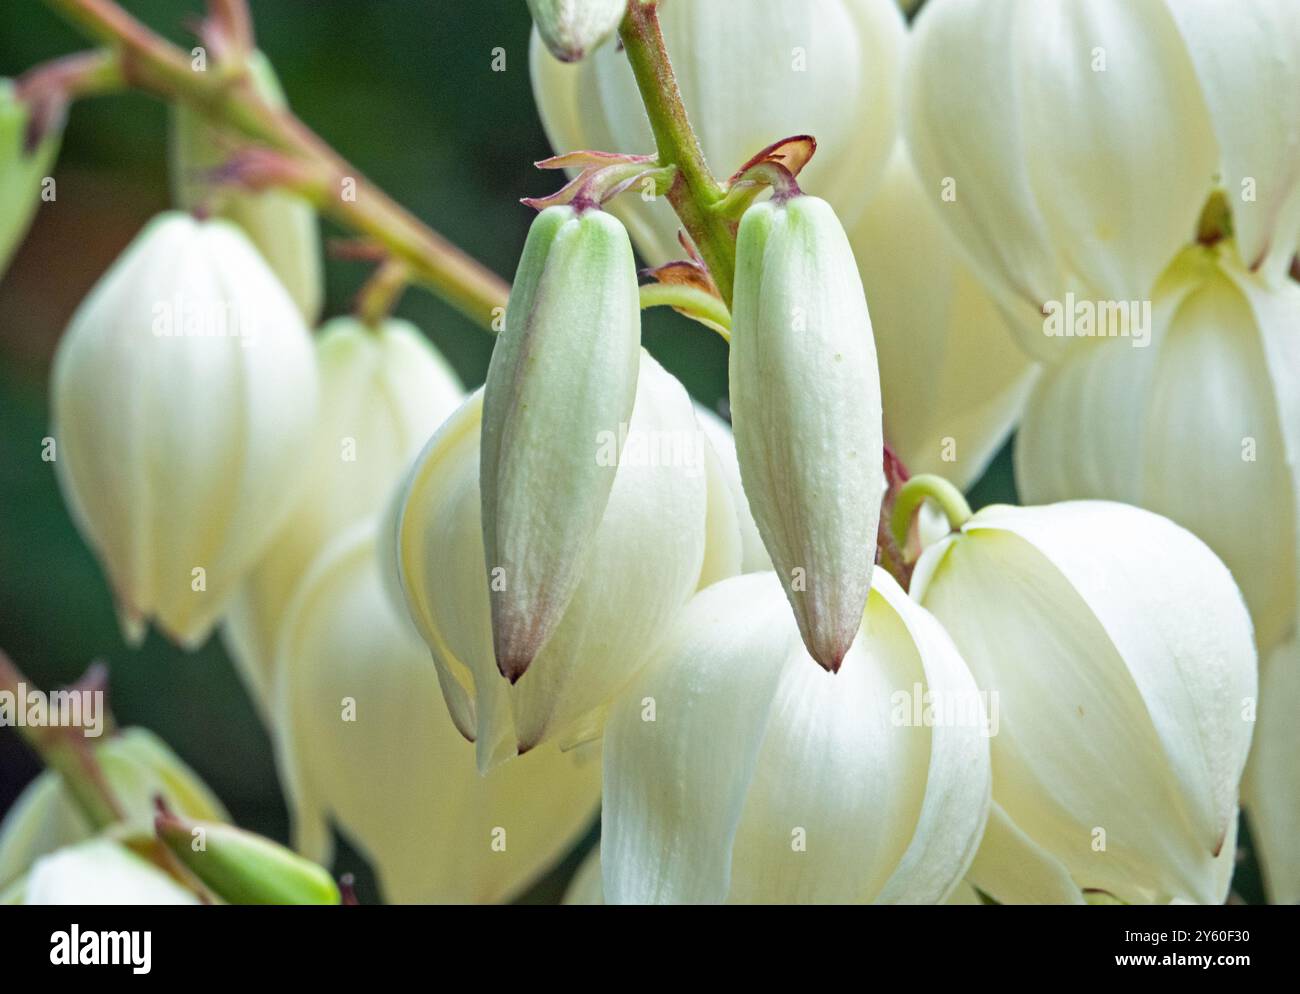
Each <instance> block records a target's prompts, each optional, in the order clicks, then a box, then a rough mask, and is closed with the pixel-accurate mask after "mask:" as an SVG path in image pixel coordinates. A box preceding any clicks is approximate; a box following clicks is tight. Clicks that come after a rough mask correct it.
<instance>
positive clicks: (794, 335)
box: [730, 196, 885, 671]
mask: <svg viewBox="0 0 1300 994" xmlns="http://www.w3.org/2000/svg"><path fill="white" fill-rule="evenodd" d="M732 314H733V317H732V330H731V358H730V382H731V413H732V426H733V429H734V431H735V435H736V452H737V454H738V456H739V458H740V472H741V477H742V478H743V480H744V483H745V493H746V494H747V495H748V496H749V504H750V507H751V508H752V509H753V512H754V519H755V521H757V522H758V530H759V533H760V534H761V535H762V536H763V543H764V545H765V546H766V547H767V551H768V553H769V554H770V555H771V557H772V563H773V565H774V566H775V568H776V572H777V575H778V576H780V577H781V583H782V585H783V586H784V587H785V590H786V594H787V596H788V597H789V599H790V606H791V607H792V608H793V609H794V614H795V618H796V619H797V620H798V622H799V631H800V632H801V633H802V635H803V639H804V644H805V645H807V646H808V651H809V653H811V655H812V657H813V658H814V659H815V660H817V662H818V663H820V664H821V665H822V666H823V667H825V668H826V669H828V670H832V671H834V670H837V669H839V666H840V661H841V660H842V659H843V658H844V654H845V653H846V652H848V649H849V646H850V644H851V643H852V641H853V637H854V635H856V633H857V631H858V626H859V624H860V622H861V619H862V609H863V605H864V604H865V603H866V601H867V592H868V591H869V590H870V589H871V571H872V568H873V566H874V563H875V557H876V530H877V527H878V525H879V518H880V503H881V497H882V495H883V493H884V487H885V479H884V468H883V457H882V451H883V444H884V443H883V438H882V436H881V415H880V380H879V376H878V373H877V371H876V348H875V344H874V341H873V339H872V332H871V318H870V317H869V316H868V314H867V302H866V299H865V297H864V296H863V292H862V281H861V279H860V278H859V276H858V269H857V264H856V263H855V262H854V259H853V250H852V249H851V248H850V247H849V241H848V238H847V236H846V235H845V233H844V229H843V228H842V227H841V226H840V222H839V219H838V218H836V216H835V212H834V211H833V210H832V209H831V207H830V205H829V204H828V203H826V201H824V200H819V199H817V198H815V197H806V196H796V197H794V198H792V199H790V200H786V201H779V200H775V199H774V200H772V201H768V202H764V203H760V204H756V205H755V206H754V207H751V208H750V209H749V210H748V211H746V212H745V216H744V217H743V218H742V219H741V222H740V233H739V235H738V237H737V241H736V289H735V301H734V306H733V308H732Z"/></svg>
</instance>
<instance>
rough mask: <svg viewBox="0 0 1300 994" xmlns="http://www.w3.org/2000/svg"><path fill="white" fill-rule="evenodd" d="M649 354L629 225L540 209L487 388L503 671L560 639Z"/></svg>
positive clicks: (486, 446)
mask: <svg viewBox="0 0 1300 994" xmlns="http://www.w3.org/2000/svg"><path fill="white" fill-rule="evenodd" d="M640 352H641V310H640V302H639V298H638V296H637V280H636V265H635V261H634V259H633V257H632V245H631V243H630V242H629V241H628V237H627V232H626V231H625V230H624V228H623V225H622V224H620V223H619V222H618V220H616V219H615V218H614V217H613V216H612V215H610V214H606V213H604V212H603V211H599V210H586V211H581V212H580V211H576V210H574V208H572V207H568V206H560V207H549V208H547V209H546V210H544V211H542V213H541V214H539V215H538V216H537V218H536V220H534V222H533V225H532V227H531V228H530V229H529V232H528V241H527V243H526V244H525V245H524V251H523V255H522V256H521V258H520V260H519V268H518V270H517V271H516V273H515V282H514V286H513V288H512V289H511V291H510V303H509V306H508V307H507V309H506V326H505V330H504V331H503V332H502V333H501V337H500V338H499V339H498V340H497V343H496V347H495V348H494V349H493V352H492V363H491V365H490V366H489V367H488V375H487V384H486V385H485V387H484V388H483V424H482V452H481V469H480V489H481V494H482V503H483V507H482V516H483V549H484V556H485V563H486V568H487V572H488V576H489V579H490V582H489V584H488V589H489V591H490V597H491V604H492V639H493V643H494V645H495V647H496V648H495V651H496V660H497V666H498V667H499V668H500V670H501V673H502V674H503V675H504V676H505V677H506V678H507V679H509V680H510V681H511V682H514V681H517V680H518V679H519V678H520V677H521V676H523V674H524V673H525V671H526V670H527V669H528V667H529V665H530V664H531V663H532V661H533V659H534V657H536V655H537V654H538V653H539V652H541V651H542V650H543V648H544V647H545V645H546V642H547V640H548V639H550V638H551V636H552V635H553V634H554V633H555V629H556V627H557V626H558V625H559V623H560V619H561V618H562V617H563V616H564V613H565V609H566V608H567V607H568V604H569V601H570V599H571V598H572V597H573V594H574V591H575V590H576V589H577V587H578V584H579V582H580V581H581V578H582V572H583V566H584V563H585V560H586V557H587V554H588V550H589V549H590V547H591V544H592V542H593V541H594V540H595V536H596V532H597V531H598V530H599V527H600V521H601V516H602V515H603V514H604V512H605V507H606V504H607V502H608V501H609V499H610V489H611V488H612V487H613V485H614V477H615V473H616V472H617V470H618V462H619V460H618V455H619V452H620V450H621V448H622V445H623V436H624V434H625V432H626V426H627V425H628V422H629V421H630V419H631V415H632V404H633V401H634V400H635V398H636V390H637V369H638V367H639V365H640V358H639V357H640ZM605 439H609V440H610V442H611V444H610V445H608V446H606V447H605V448H607V449H608V451H607V452H605V451H603V450H602V447H601V443H602V440H605ZM606 456H607V457H606Z"/></svg>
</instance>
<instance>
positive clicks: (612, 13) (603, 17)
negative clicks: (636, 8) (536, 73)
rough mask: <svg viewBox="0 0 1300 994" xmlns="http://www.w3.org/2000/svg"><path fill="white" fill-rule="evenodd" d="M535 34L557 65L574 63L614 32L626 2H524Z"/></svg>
mask: <svg viewBox="0 0 1300 994" xmlns="http://www.w3.org/2000/svg"><path fill="white" fill-rule="evenodd" d="M528 9H529V10H530V11H532V14H533V23H534V24H536V25H537V33H538V34H539V35H541V37H542V41H544V42H545V43H546V47H547V49H549V50H550V53H551V54H552V55H554V56H555V57H556V58H557V59H559V60H560V61H561V62H577V61H578V60H579V59H581V58H582V57H583V56H585V55H586V54H587V53H588V52H590V51H591V50H592V49H594V48H595V47H596V46H597V45H599V44H600V43H601V42H602V41H604V40H605V39H606V38H608V37H609V36H610V35H612V34H613V33H614V31H615V30H616V29H617V28H618V22H619V21H621V20H622V19H623V11H624V10H626V9H627V0H528Z"/></svg>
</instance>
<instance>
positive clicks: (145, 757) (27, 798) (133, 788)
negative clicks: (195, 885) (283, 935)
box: [0, 728, 227, 890]
mask: <svg viewBox="0 0 1300 994" xmlns="http://www.w3.org/2000/svg"><path fill="white" fill-rule="evenodd" d="M95 760H96V762H98V763H99V767H100V769H101V770H102V771H103V773H104V779H105V780H106V781H107V783H108V786H109V788H110V789H111V790H112V792H113V796H114V797H115V798H116V799H117V802H118V804H119V805H120V807H121V809H122V814H123V823H122V824H123V826H124V830H126V831H136V832H144V833H145V834H152V832H153V816H154V801H155V799H156V798H159V797H161V798H162V799H163V800H164V801H166V803H167V806H168V807H169V808H170V809H171V810H173V811H176V812H179V813H180V814H184V815H188V816H190V817H192V818H203V819H206V820H209V821H210V820H214V819H219V820H226V819H227V815H226V811H225V809H224V808H223V807H222V806H221V802H220V801H218V800H217V798H216V797H215V796H214V795H213V794H212V792H211V791H210V790H209V789H208V787H207V785H206V784H204V783H203V781H202V780H200V779H199V777H198V775H197V774H196V773H195V772H194V771H193V770H191V769H190V768H189V767H188V766H186V765H185V763H183V762H182V761H181V760H180V758H179V757H178V756H177V755H176V754H175V753H174V752H172V751H171V749H169V748H168V747H167V745H166V743H164V742H163V741H162V740H161V739H159V738H158V737H157V736H155V735H154V734H153V733H152V732H150V731H148V730H147V729H144V728H128V729H125V730H124V731H122V732H121V733H120V734H117V735H112V736H109V737H106V738H105V740H104V741H103V743H102V744H99V745H96V746H95ZM93 834H94V826H92V825H91V823H90V822H89V821H88V820H87V818H86V816H85V814H84V813H83V812H82V809H81V807H80V806H79V805H78V804H77V802H76V800H75V799H74V798H73V796H72V794H71V793H70V792H69V791H68V789H67V787H65V786H64V782H63V778H62V777H61V776H60V775H59V773H58V772H56V771H54V770H46V771H45V772H44V773H42V774H41V775H40V776H38V777H37V778H36V779H35V780H33V781H32V782H31V783H30V784H28V786H27V787H26V789H24V790H23V792H22V793H21V794H20V795H19V796H18V799H17V800H16V801H14V803H13V806H12V807H11V808H10V809H9V810H8V812H6V813H5V817H4V820H3V821H0V890H3V889H4V888H5V887H6V886H8V885H9V884H11V883H13V882H14V881H15V880H17V879H18V878H19V877H20V876H21V875H22V874H23V873H24V872H26V870H27V869H28V868H29V867H30V866H31V865H32V863H33V862H34V861H35V860H36V859H37V858H39V857H41V856H44V855H46V854H47V853H51V852H53V851H54V850H56V849H59V848H61V847H62V846H67V845H72V844H73V843H75V842H81V841H82V840H85V839H88V838H90V837H91V836H92V835H93Z"/></svg>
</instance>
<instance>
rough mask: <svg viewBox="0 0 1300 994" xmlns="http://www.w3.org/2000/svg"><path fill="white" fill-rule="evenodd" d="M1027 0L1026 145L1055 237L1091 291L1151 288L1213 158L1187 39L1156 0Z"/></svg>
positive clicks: (1021, 75)
mask: <svg viewBox="0 0 1300 994" xmlns="http://www.w3.org/2000/svg"><path fill="white" fill-rule="evenodd" d="M1171 6H1172V5H1171ZM983 9H984V8H983V7H981V10H983ZM1022 10H1023V15H1022V17H1023V19H1022V21H1021V23H1020V29H1021V30H1022V31H1023V32H1024V34H1023V35H1021V36H1020V43H1021V45H1022V46H1023V47H1020V48H1019V49H1018V55H1019V56H1020V59H1019V64H1018V67H1017V68H1018V79H1019V85H1020V96H1021V100H1022V103H1021V107H1022V113H1023V127H1024V138H1023V140H1024V145H1023V148H1024V149H1025V150H1026V161H1027V163H1028V169H1029V177H1030V183H1031V185H1032V186H1033V189H1034V194H1035V198H1036V201H1037V203H1038V206H1039V208H1040V209H1041V211H1042V213H1043V217H1044V219H1045V221H1046V225H1047V230H1048V232H1049V237H1050V238H1051V241H1052V244H1053V245H1054V246H1055V247H1056V249H1057V251H1059V252H1060V253H1061V254H1062V256H1063V258H1064V262H1065V267H1066V268H1067V269H1069V270H1073V271H1074V272H1076V273H1077V274H1078V275H1079V276H1080V277H1081V278H1082V279H1083V282H1084V284H1085V285H1086V286H1087V287H1088V288H1089V290H1090V291H1091V292H1092V293H1094V294H1096V295H1098V296H1100V297H1101V298H1104V299H1108V300H1146V299H1149V297H1150V295H1151V292H1152V290H1153V288H1154V286H1155V283H1156V280H1157V278H1158V277H1159V276H1160V274H1161V273H1162V272H1163V271H1164V270H1165V268H1166V267H1167V266H1168V265H1169V264H1170V263H1171V262H1172V261H1173V259H1174V257H1175V255H1177V253H1178V251H1179V250H1180V249H1181V248H1182V247H1183V246H1184V245H1186V244H1187V242H1188V241H1189V240H1190V239H1191V237H1192V234H1193V233H1194V232H1195V229H1196V221H1197V218H1198V217H1199V216H1200V213H1201V210H1202V208H1203V207H1204V204H1205V200H1206V198H1207V197H1208V195H1209V192H1210V190H1211V188H1212V183H1213V177H1214V174H1215V172H1216V168H1217V162H1216V156H1215V143H1214V137H1213V134H1212V132H1211V130H1210V123H1209V117H1208V115H1207V113H1206V111H1205V107H1204V105H1203V104H1202V102H1201V101H1200V100H1199V99H1198V91H1197V85H1196V76H1195V74H1194V72H1193V70H1192V64H1191V61H1190V60H1189V59H1188V57H1187V52H1186V50H1185V48H1184V46H1183V44H1182V39H1181V38H1180V37H1179V35H1178V32H1177V30H1176V29H1175V27H1174V24H1173V21H1172V19H1171V18H1170V16H1169V13H1168V11H1167V10H1166V5H1165V4H1163V3H1131V2H1128V0H1083V2H1069V3H1047V4H1043V3H1030V4H1026V5H1024V6H1023V7H1022ZM991 61H992V64H993V65H994V66H997V67H998V71H1003V60H1000V59H994V60H991ZM967 85H969V83H967ZM985 113H986V114H987V113H989V111H985ZM995 113H998V112H995ZM994 230H996V229H994ZM1053 297H1054V299H1057V300H1060V299H1062V298H1061V297H1060V296H1059V295H1053Z"/></svg>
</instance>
